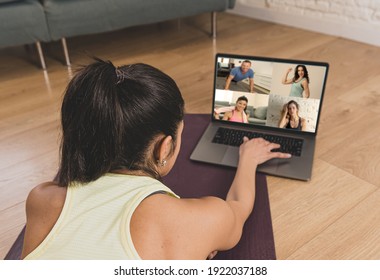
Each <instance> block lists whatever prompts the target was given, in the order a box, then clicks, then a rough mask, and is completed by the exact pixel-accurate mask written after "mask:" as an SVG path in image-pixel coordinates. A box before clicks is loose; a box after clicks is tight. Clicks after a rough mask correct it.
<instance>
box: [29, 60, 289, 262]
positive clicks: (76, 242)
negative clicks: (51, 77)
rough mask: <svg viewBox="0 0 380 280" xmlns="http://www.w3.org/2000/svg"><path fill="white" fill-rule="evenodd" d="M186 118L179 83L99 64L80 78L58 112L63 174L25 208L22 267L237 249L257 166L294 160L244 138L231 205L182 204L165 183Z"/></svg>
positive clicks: (147, 69) (138, 68)
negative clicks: (38, 261)
mask: <svg viewBox="0 0 380 280" xmlns="http://www.w3.org/2000/svg"><path fill="white" fill-rule="evenodd" d="M183 119H184V100H183V98H182V96H181V92H180V90H179V89H178V87H177V85H176V83H175V82H174V80H173V79H171V78H170V77H169V76H167V75H166V74H164V73H163V72H161V71H160V70H158V69H156V68H154V67H152V66H149V65H146V64H141V63H137V64H131V65H126V66H120V67H115V66H114V65H113V64H112V63H111V62H110V61H103V60H100V59H97V60H96V61H95V62H93V63H91V64H89V65H87V66H84V67H83V68H82V69H81V70H80V71H79V72H77V73H76V74H75V75H74V77H73V79H72V80H71V81H70V82H69V84H68V86H67V88H66V90H65V94H64V97H63V102H62V106H61V126H62V139H61V150H60V163H59V169H58V174H57V176H56V179H55V180H54V181H53V182H46V183H43V184H40V185H38V186H37V187H35V188H34V189H33V190H32V191H31V192H30V193H29V196H28V198H27V201H26V216H27V222H26V231H25V239H24V246H23V251H22V258H24V259H45V260H46V259H112V260H115V259H140V258H141V259H206V258H207V257H213V256H214V255H215V253H216V252H217V251H219V250H227V249H230V248H232V247H234V246H235V245H236V244H237V243H238V241H239V239H240V237H241V234H242V230H243V225H244V223H245V221H246V219H247V218H248V216H249V215H250V213H251V211H252V209H253V205H254V201H255V173H256V172H255V171H256V167H257V165H259V164H261V163H263V162H265V161H267V160H269V159H272V158H288V157H290V155H289V154H284V153H279V152H272V150H273V149H277V148H279V145H278V144H274V143H270V142H267V141H265V140H264V139H261V138H260V139H252V140H249V139H247V138H246V137H244V139H243V143H242V145H241V146H240V148H239V149H240V150H239V155H240V157H239V164H238V167H237V170H236V175H235V178H234V181H233V183H232V185H231V187H230V189H229V192H228V194H227V196H226V198H225V199H220V198H217V197H203V198H194V199H181V198H179V197H178V196H177V195H176V194H174V193H173V192H172V191H171V190H170V189H169V188H168V187H167V186H165V185H164V184H163V183H162V182H161V181H160V179H161V178H162V177H163V176H165V175H166V174H168V173H169V172H170V170H171V169H172V167H173V165H174V163H175V161H176V159H177V156H178V153H179V150H180V147H181V134H182V131H183V128H184V122H183ZM183 172H186V171H185V170H183Z"/></svg>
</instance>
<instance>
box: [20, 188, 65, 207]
mask: <svg viewBox="0 0 380 280" xmlns="http://www.w3.org/2000/svg"><path fill="white" fill-rule="evenodd" d="M66 192H67V188H65V187H60V186H58V185H57V184H56V183H55V182H44V183H41V184H39V185H37V186H36V187H34V188H33V189H32V190H31V191H30V192H29V195H28V198H27V200H26V203H27V206H29V208H30V207H31V208H32V209H33V210H37V209H41V210H43V209H46V208H50V207H53V208H61V207H62V206H63V204H64V201H65V198H66Z"/></svg>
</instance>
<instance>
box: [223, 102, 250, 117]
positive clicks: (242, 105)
mask: <svg viewBox="0 0 380 280" xmlns="http://www.w3.org/2000/svg"><path fill="white" fill-rule="evenodd" d="M247 106H248V99H247V97H245V96H240V97H239V98H238V99H237V100H236V105H235V108H234V109H233V110H231V111H228V112H226V113H225V114H224V116H223V120H225V121H231V122H242V123H248V118H249V114H247V113H246V110H247Z"/></svg>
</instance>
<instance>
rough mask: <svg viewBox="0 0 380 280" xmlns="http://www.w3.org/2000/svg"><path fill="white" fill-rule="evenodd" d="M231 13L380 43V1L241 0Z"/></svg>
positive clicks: (376, 43) (374, 43)
mask: <svg viewBox="0 0 380 280" xmlns="http://www.w3.org/2000/svg"><path fill="white" fill-rule="evenodd" d="M230 12H231V13H234V14H238V15H242V16H247V17H251V18H256V19H260V20H264V21H270V22H275V23H279V24H285V25H289V26H294V27H297V28H303V29H307V30H311V31H315V32H320V33H325V34H330V35H334V36H340V37H345V38H348V39H352V40H356V41H360V42H364V43H368V44H372V45H376V46H380V0H237V1H236V5H235V8H234V9H233V10H231V11H230Z"/></svg>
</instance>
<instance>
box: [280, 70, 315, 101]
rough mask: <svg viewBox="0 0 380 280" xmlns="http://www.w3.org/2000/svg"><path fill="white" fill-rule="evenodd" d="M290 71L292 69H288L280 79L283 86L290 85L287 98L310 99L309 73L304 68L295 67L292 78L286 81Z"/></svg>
mask: <svg viewBox="0 0 380 280" xmlns="http://www.w3.org/2000/svg"><path fill="white" fill-rule="evenodd" d="M292 70H293V69H292V68H289V69H288V70H287V71H286V73H285V75H284V77H283V78H282V83H283V84H284V85H288V84H291V85H292V87H291V89H290V94H289V96H294V97H304V98H309V97H310V90H309V83H310V79H309V73H308V71H307V69H306V66H305V65H297V67H296V69H295V71H294V77H293V78H291V79H288V75H289V73H290V72H291V71H292Z"/></svg>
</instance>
